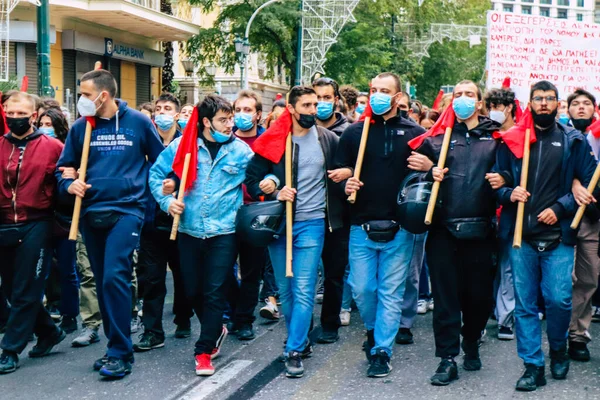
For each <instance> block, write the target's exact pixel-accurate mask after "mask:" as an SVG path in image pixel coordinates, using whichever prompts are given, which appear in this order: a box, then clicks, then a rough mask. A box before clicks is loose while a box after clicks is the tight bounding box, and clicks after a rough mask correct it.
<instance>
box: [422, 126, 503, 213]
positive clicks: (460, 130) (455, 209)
mask: <svg viewBox="0 0 600 400" xmlns="http://www.w3.org/2000/svg"><path fill="white" fill-rule="evenodd" d="M498 128H500V124H499V123H497V122H495V121H492V120H491V119H489V118H486V117H482V116H480V117H479V125H477V126H476V127H475V128H474V129H471V130H468V128H467V126H466V125H465V124H464V123H462V122H458V121H456V122H455V123H454V129H453V130H452V137H451V141H450V148H449V149H448V156H447V158H446V167H447V168H448V173H447V174H446V176H445V177H444V181H443V182H442V184H441V186H440V197H441V200H442V207H441V208H440V210H439V215H437V217H438V218H439V220H440V221H451V220H453V219H456V218H482V217H483V218H487V217H489V218H491V217H493V216H494V214H495V211H496V200H495V198H494V191H493V190H492V187H491V186H490V184H489V182H488V181H487V180H486V179H485V174H486V173H488V172H491V171H492V167H493V166H494V164H495V162H496V149H497V148H498V146H499V145H500V141H499V140H495V139H494V138H493V137H492V134H493V133H494V132H496V131H497V130H498ZM443 140H444V135H438V136H433V137H429V138H427V139H426V140H425V142H423V144H422V145H421V147H419V148H418V149H417V151H418V152H419V153H421V154H424V155H426V156H427V157H428V158H429V159H430V160H432V161H433V162H434V163H435V164H436V165H437V161H438V158H439V155H440V150H441V147H442V141H443ZM427 179H429V180H432V179H433V178H432V174H431V171H430V172H429V174H428V175H427ZM437 212H438V211H436V213H437ZM436 219H437V218H436Z"/></svg>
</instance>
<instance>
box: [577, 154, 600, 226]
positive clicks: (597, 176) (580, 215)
mask: <svg viewBox="0 0 600 400" xmlns="http://www.w3.org/2000/svg"><path fill="white" fill-rule="evenodd" d="M599 179H600V164H598V165H597V166H596V171H594V176H592V180H591V181H590V184H589V185H588V187H587V191H588V193H589V194H592V192H593V191H594V189H595V188H596V185H598V180H599ZM585 207H586V205H585V204H582V205H580V206H579V208H578V209H577V213H576V214H575V218H573V222H571V229H577V228H578V227H579V223H580V222H581V218H583V213H584V212H585Z"/></svg>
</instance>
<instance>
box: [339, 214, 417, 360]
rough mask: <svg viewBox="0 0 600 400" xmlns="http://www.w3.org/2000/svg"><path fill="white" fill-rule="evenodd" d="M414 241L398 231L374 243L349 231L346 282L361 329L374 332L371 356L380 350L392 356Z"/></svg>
mask: <svg viewBox="0 0 600 400" xmlns="http://www.w3.org/2000/svg"><path fill="white" fill-rule="evenodd" d="M415 240H416V239H415V235H413V234H412V233H409V232H407V231H405V230H401V231H399V232H398V233H397V234H396V237H395V238H394V239H393V240H392V241H390V242H388V243H377V242H374V241H372V240H371V239H369V238H368V237H367V232H365V231H364V230H363V229H362V228H361V227H360V226H358V225H353V226H352V228H351V229H350V256H349V261H350V276H349V277H348V282H349V284H350V287H351V288H352V293H353V295H354V301H355V302H356V306H357V307H358V310H359V311H360V316H361V317H362V320H363V321H364V323H365V327H366V328H367V330H373V329H374V330H375V347H373V349H372V350H371V353H372V354H375V353H376V352H377V351H378V350H379V349H382V350H384V351H385V352H386V353H388V355H390V356H391V355H392V346H393V344H394V337H395V336H396V333H397V332H398V328H399V327H400V318H401V316H402V309H401V307H402V299H403V297H404V289H405V287H406V277H407V275H408V270H409V268H410V262H411V260H412V257H413V249H414V247H415V246H414V243H415Z"/></svg>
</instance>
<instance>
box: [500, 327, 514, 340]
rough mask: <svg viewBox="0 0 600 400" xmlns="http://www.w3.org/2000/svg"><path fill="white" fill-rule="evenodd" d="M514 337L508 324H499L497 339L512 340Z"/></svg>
mask: <svg viewBox="0 0 600 400" xmlns="http://www.w3.org/2000/svg"><path fill="white" fill-rule="evenodd" d="M514 338H515V333H514V332H513V330H512V329H511V328H509V327H508V326H501V327H500V328H499V329H498V339H500V340H513V339H514Z"/></svg>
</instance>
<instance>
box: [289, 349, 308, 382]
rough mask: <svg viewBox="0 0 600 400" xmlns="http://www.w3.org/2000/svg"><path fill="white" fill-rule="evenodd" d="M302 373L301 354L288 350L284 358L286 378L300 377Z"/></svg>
mask: <svg viewBox="0 0 600 400" xmlns="http://www.w3.org/2000/svg"><path fill="white" fill-rule="evenodd" d="M303 375H304V365H302V354H301V353H298V352H297V351H292V352H290V353H289V354H288V355H287V357H286V358H285V376H287V377H288V378H302V376H303Z"/></svg>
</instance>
